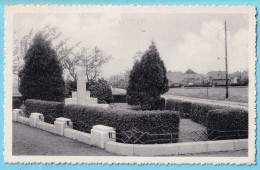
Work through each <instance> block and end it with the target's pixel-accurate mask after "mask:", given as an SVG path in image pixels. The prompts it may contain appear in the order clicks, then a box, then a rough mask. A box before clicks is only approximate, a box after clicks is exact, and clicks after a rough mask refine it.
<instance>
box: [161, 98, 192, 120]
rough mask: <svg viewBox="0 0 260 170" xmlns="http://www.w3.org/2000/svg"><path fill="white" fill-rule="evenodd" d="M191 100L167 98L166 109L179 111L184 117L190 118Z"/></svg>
mask: <svg viewBox="0 0 260 170" xmlns="http://www.w3.org/2000/svg"><path fill="white" fill-rule="evenodd" d="M191 104H192V103H191V102H186V101H182V100H175V99H168V100H166V105H165V109H166V110H174V111H179V112H180V116H181V117H182V118H190V114H191Z"/></svg>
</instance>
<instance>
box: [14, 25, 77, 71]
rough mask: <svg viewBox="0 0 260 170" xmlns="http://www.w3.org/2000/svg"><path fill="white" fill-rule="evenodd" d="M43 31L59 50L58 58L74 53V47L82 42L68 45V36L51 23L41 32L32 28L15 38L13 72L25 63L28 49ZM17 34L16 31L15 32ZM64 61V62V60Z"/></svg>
mask: <svg viewBox="0 0 260 170" xmlns="http://www.w3.org/2000/svg"><path fill="white" fill-rule="evenodd" d="M38 33H41V34H42V36H43V38H44V39H45V40H47V41H50V42H51V43H52V47H53V49H55V51H57V54H58V59H59V60H63V59H64V58H65V57H67V56H69V55H70V53H72V51H73V49H74V48H75V47H77V46H78V45H79V44H80V42H78V43H76V44H75V45H73V46H71V47H68V46H67V40H68V38H65V39H62V38H61V35H62V33H61V32H59V31H58V29H57V28H56V27H53V26H51V25H47V26H45V27H44V28H42V29H41V30H40V31H39V32H34V30H33V29H31V30H30V32H29V34H27V35H25V36H23V37H22V38H21V40H17V39H15V40H14V50H13V56H14V59H13V73H14V74H18V72H19V70H21V68H22V67H23V65H24V57H25V55H26V52H27V50H28V49H29V48H30V46H31V44H32V40H33V37H34V36H35V35H36V34H38ZM14 35H16V32H15V33H14ZM62 63H64V62H62Z"/></svg>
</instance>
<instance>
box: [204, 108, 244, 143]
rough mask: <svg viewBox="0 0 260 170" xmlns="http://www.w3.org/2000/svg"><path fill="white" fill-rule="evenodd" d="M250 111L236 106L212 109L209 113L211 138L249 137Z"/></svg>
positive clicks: (208, 127)
mask: <svg viewBox="0 0 260 170" xmlns="http://www.w3.org/2000/svg"><path fill="white" fill-rule="evenodd" d="M247 130H248V111H246V110H243V109H235V108H227V107H226V108H224V109H217V110H211V111H209V112H208V114H207V131H208V134H209V137H210V139H212V140H220V139H241V138H247V137H248V131H247Z"/></svg>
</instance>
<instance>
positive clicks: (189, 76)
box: [182, 69, 205, 86]
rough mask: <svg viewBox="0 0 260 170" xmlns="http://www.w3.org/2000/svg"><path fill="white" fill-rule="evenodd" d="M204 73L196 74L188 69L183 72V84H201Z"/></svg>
mask: <svg viewBox="0 0 260 170" xmlns="http://www.w3.org/2000/svg"><path fill="white" fill-rule="evenodd" d="M204 77H205V76H204V75H203V74H197V73H196V72H194V71H193V70H191V69H188V70H187V71H186V72H185V73H184V74H183V80H182V82H183V85H184V86H199V85H202V84H203V81H204Z"/></svg>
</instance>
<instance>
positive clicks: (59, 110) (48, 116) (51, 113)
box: [25, 99, 64, 124]
mask: <svg viewBox="0 0 260 170" xmlns="http://www.w3.org/2000/svg"><path fill="white" fill-rule="evenodd" d="M25 109H26V114H27V115H28V116H29V115H30V114H31V113H34V112H37V113H42V114H43V116H44V121H45V122H47V123H52V124H53V123H54V121H55V119H56V118H58V117H63V109H64V103H63V102H51V101H43V100H34V99H27V100H26V101H25Z"/></svg>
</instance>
